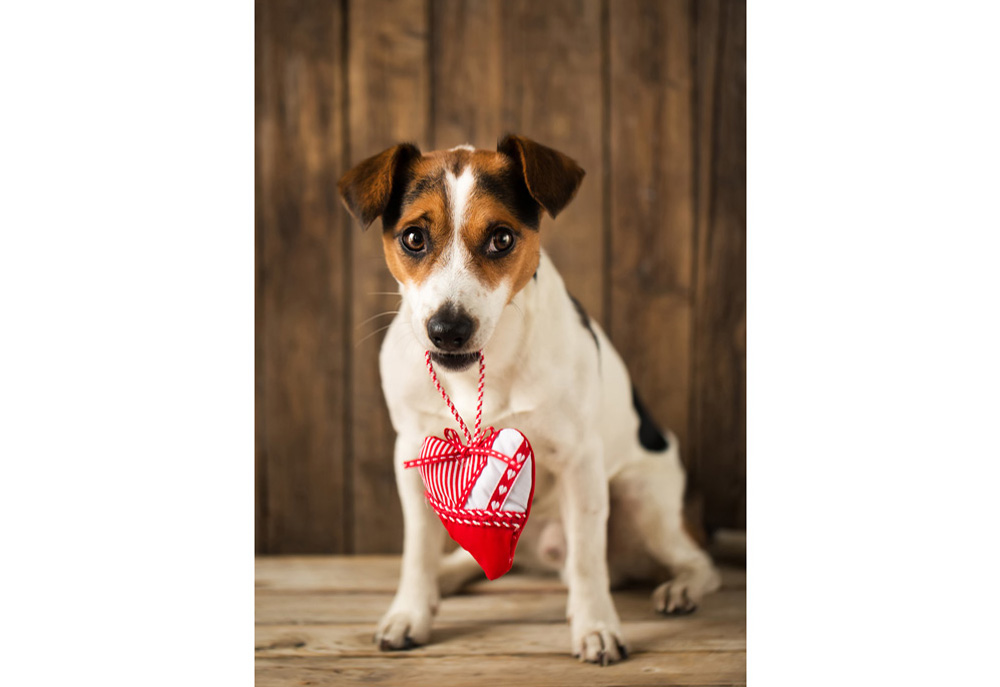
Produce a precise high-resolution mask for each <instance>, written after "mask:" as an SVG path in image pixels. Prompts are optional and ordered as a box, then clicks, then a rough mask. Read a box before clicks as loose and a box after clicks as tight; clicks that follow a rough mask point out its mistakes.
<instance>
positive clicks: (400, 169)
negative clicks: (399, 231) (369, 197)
mask: <svg viewBox="0 0 1000 687" xmlns="http://www.w3.org/2000/svg"><path fill="white" fill-rule="evenodd" d="M412 182H413V169H412V167H411V166H410V164H409V161H407V162H406V164H400V165H398V166H397V167H396V173H395V174H394V175H393V179H392V195H390V196H389V203H388V204H387V205H386V208H385V211H384V212H383V213H382V231H391V230H392V229H393V228H394V227H395V226H396V222H398V221H399V216H400V215H401V214H402V212H403V199H404V197H405V196H404V194H405V192H406V189H408V188H409V186H410V184H411V183H412Z"/></svg>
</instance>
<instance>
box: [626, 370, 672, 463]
mask: <svg viewBox="0 0 1000 687" xmlns="http://www.w3.org/2000/svg"><path fill="white" fill-rule="evenodd" d="M632 406H633V407H634V408H635V412H636V413H638V414H639V443H640V444H642V447H643V448H644V449H646V450H647V451H655V452H656V453H662V452H663V451H666V450H667V449H668V448H670V444H669V443H668V442H667V440H666V438H664V436H663V433H662V432H661V431H660V428H659V427H657V426H656V423H655V422H654V421H653V418H652V417H650V415H649V411H647V410H646V406H644V405H643V404H642V400H641V399H640V398H639V392H638V391H636V390H635V386H634V385H633V386H632Z"/></svg>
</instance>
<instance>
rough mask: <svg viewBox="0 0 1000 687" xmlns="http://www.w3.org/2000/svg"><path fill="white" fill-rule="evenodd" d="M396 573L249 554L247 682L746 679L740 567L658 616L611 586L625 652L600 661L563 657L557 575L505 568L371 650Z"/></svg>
mask: <svg viewBox="0 0 1000 687" xmlns="http://www.w3.org/2000/svg"><path fill="white" fill-rule="evenodd" d="M398 569H399V558H398V557H396V556H353V557H343V556H295V557H291V556H285V557H260V558H258V559H257V562H256V587H257V590H256V641H255V652H256V673H257V680H256V684H257V685H258V687H270V686H272V685H282V686H286V685H350V684H362V683H363V684H376V685H378V684H382V685H433V687H450V686H451V685H484V686H487V687H500V686H502V685H519V686H523V687H531V686H534V685H574V686H576V687H580V686H582V685H736V684H745V683H746V573H745V572H744V571H743V570H741V569H737V568H723V588H722V590H721V591H719V592H716V593H715V594H713V595H711V596H709V597H708V598H707V599H706V600H705V601H704V602H703V604H702V606H701V608H699V609H698V611H697V612H696V613H694V614H693V615H690V616H684V617H673V618H665V617H662V616H659V615H657V614H656V613H655V612H653V610H652V608H651V604H650V602H649V594H650V591H651V589H648V588H647V589H630V590H625V591H619V592H615V595H614V596H615V602H616V604H617V607H618V613H619V615H620V616H621V619H622V625H623V630H624V633H625V638H626V640H627V642H628V644H629V650H630V656H629V658H628V660H626V661H624V662H623V663H620V664H615V665H612V666H608V667H605V668H601V667H598V666H594V665H588V664H582V663H579V662H577V661H576V660H575V659H573V658H571V657H570V655H569V629H568V626H567V624H566V621H565V606H566V591H565V588H564V587H563V586H562V585H561V584H560V583H559V581H558V580H557V579H555V578H546V577H529V576H524V575H515V574H508V575H506V576H504V577H502V578H500V579H499V580H496V581H494V582H487V581H486V580H485V578H484V579H483V581H482V582H480V583H476V584H474V585H472V586H471V587H470V588H469V590H468V591H467V592H466V593H463V594H461V595H459V596H454V597H450V598H447V599H444V600H443V601H442V602H441V607H440V610H439V612H438V615H437V618H436V620H435V623H434V629H433V632H432V643H431V644H430V645H428V646H426V647H420V648H417V649H414V650H412V651H408V652H404V651H399V652H390V653H386V652H380V651H378V649H377V647H376V646H375V645H374V644H372V634H373V632H374V629H375V624H376V622H377V621H378V619H379V618H380V617H381V615H382V613H384V612H385V610H386V609H387V608H388V607H389V603H390V601H391V600H392V594H393V592H394V591H395V587H396V578H397V575H398Z"/></svg>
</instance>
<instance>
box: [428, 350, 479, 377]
mask: <svg viewBox="0 0 1000 687" xmlns="http://www.w3.org/2000/svg"><path fill="white" fill-rule="evenodd" d="M431 360H432V361H434V364H435V365H439V366H441V367H443V368H444V369H446V370H450V371H452V372H461V371H462V370H467V369H469V368H470V367H471V366H472V364H473V363H476V362H479V351H473V352H472V353H436V352H434V351H431Z"/></svg>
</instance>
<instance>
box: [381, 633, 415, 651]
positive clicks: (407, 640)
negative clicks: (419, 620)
mask: <svg viewBox="0 0 1000 687" xmlns="http://www.w3.org/2000/svg"><path fill="white" fill-rule="evenodd" d="M418 646H420V645H419V644H417V643H416V642H414V641H413V638H412V637H410V636H409V635H407V636H406V637H403V646H393V645H392V644H390V643H389V640H388V639H384V638H383V639H382V641H381V642H379V645H378V650H379V651H409V650H410V649H414V648H416V647H418Z"/></svg>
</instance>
